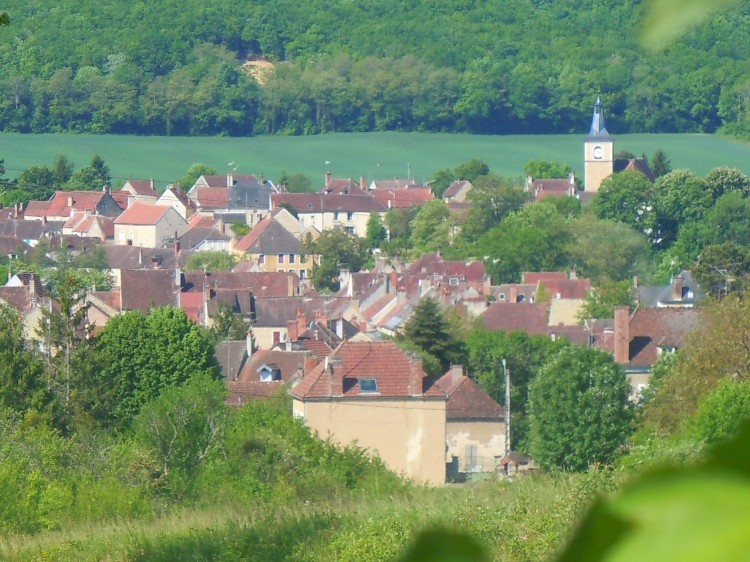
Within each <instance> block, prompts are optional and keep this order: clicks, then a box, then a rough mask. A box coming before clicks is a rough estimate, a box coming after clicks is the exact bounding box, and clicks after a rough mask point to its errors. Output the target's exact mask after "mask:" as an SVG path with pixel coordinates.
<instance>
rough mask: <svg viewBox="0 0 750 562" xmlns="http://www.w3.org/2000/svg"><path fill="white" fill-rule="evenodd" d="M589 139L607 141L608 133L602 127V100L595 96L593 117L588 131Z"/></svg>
mask: <svg viewBox="0 0 750 562" xmlns="http://www.w3.org/2000/svg"><path fill="white" fill-rule="evenodd" d="M588 138H589V139H609V138H610V136H609V132H607V128H606V127H605V126H604V112H603V111H602V100H601V99H600V98H599V96H596V103H595V104H594V117H593V118H592V119H591V131H589V136H588Z"/></svg>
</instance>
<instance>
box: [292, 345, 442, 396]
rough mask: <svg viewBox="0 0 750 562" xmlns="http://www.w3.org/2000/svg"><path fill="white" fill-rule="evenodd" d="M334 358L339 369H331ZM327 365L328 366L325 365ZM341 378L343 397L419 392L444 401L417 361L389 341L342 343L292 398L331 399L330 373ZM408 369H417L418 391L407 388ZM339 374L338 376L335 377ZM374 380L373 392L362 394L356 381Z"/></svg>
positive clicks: (314, 370)
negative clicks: (419, 386)
mask: <svg viewBox="0 0 750 562" xmlns="http://www.w3.org/2000/svg"><path fill="white" fill-rule="evenodd" d="M336 359H339V360H341V365H340V367H335V366H333V363H334V361H335V360H336ZM326 363H328V364H326ZM336 369H340V370H339V371H336V373H335V376H337V377H338V376H342V377H343V397H344V398H373V397H375V396H377V397H378V398H411V397H412V396H413V395H415V394H417V395H418V394H419V393H420V392H422V393H424V396H425V397H430V398H445V393H444V392H443V391H442V390H441V389H440V388H439V387H438V386H437V385H436V384H434V383H432V382H431V381H430V380H429V379H427V378H426V377H425V375H424V371H423V370H422V365H421V362H415V360H413V359H412V358H410V357H409V356H408V355H407V354H406V352H404V351H402V350H401V349H400V348H399V347H398V346H397V345H396V344H395V343H394V342H392V341H381V342H353V341H345V342H344V343H342V344H341V345H340V346H339V347H338V348H336V350H334V351H333V353H332V354H331V355H330V356H329V357H328V361H325V362H323V363H321V364H320V365H318V366H317V367H316V368H315V369H313V370H312V371H311V372H310V373H309V374H306V375H305V377H304V378H303V379H302V381H301V382H300V383H299V384H298V385H297V386H295V387H294V388H293V389H292V395H293V396H295V397H297V398H301V399H316V398H318V399H320V398H332V397H333V394H332V390H331V371H332V370H336ZM412 369H417V372H416V373H417V377H418V378H419V380H421V381H422V385H421V388H419V389H418V390H416V392H414V390H413V389H412V388H411V377H412ZM339 373H340V375H339ZM363 378H367V379H375V380H376V381H377V392H376V393H369V392H362V390H361V388H360V384H359V380H361V379H363Z"/></svg>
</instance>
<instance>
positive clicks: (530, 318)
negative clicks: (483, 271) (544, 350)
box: [482, 302, 548, 335]
mask: <svg viewBox="0 0 750 562" xmlns="http://www.w3.org/2000/svg"><path fill="white" fill-rule="evenodd" d="M547 313H548V310H547V305H546V304H544V303H526V302H520V303H511V302H495V303H493V304H492V305H490V307H489V308H488V309H487V310H485V311H484V314H482V323H483V324H484V327H485V328H487V329H488V330H503V331H506V332H511V331H515V330H520V331H522V332H526V333H527V334H545V335H546V334H547Z"/></svg>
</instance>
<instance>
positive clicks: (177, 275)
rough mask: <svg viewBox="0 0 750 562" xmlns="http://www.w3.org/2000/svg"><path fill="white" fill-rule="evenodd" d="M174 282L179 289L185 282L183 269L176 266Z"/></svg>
mask: <svg viewBox="0 0 750 562" xmlns="http://www.w3.org/2000/svg"><path fill="white" fill-rule="evenodd" d="M174 284H175V287H177V288H179V289H182V287H183V285H184V284H185V276H184V275H182V270H181V269H180V268H179V267H175V268H174Z"/></svg>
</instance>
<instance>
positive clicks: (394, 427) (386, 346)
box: [291, 341, 447, 484]
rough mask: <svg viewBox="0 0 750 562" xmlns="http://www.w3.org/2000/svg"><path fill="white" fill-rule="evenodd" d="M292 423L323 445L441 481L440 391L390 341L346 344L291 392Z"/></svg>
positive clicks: (419, 478) (414, 361) (442, 403)
mask: <svg viewBox="0 0 750 562" xmlns="http://www.w3.org/2000/svg"><path fill="white" fill-rule="evenodd" d="M291 392H292V397H293V406H292V408H293V413H294V415H295V417H297V418H299V419H301V420H303V421H304V423H305V424H306V425H307V426H308V427H310V428H311V429H312V430H313V431H315V432H316V433H317V434H318V435H319V436H320V437H321V438H322V439H326V438H330V439H332V440H333V441H334V442H335V443H338V444H340V445H343V446H346V445H353V444H356V445H357V446H358V447H362V448H364V449H366V450H368V451H370V452H371V453H373V454H375V455H377V456H378V457H380V458H381V459H382V460H383V462H384V463H385V464H386V465H387V466H388V468H390V469H391V470H393V471H394V472H396V473H399V474H402V475H403V476H405V477H407V478H411V479H414V480H415V481H417V482H420V483H427V484H442V483H444V482H445V447H446V423H445V421H446V403H447V397H446V395H445V393H444V392H443V391H442V390H441V389H440V388H439V387H438V386H437V385H436V384H433V383H430V382H429V380H428V379H426V378H425V374H424V371H423V370H422V362H421V360H420V359H415V358H413V357H410V356H408V355H407V354H406V353H405V352H404V351H402V350H400V349H399V348H398V346H396V344H395V343H394V342H392V341H382V342H353V341H345V342H344V343H342V344H341V345H340V346H339V347H338V348H336V350H334V352H333V353H332V354H331V355H330V356H329V357H328V358H326V360H325V361H324V362H323V363H321V364H320V365H318V366H317V367H316V368H315V369H313V370H312V372H310V373H309V374H306V375H305V377H304V378H303V379H302V381H301V382H300V383H299V384H298V385H297V386H295V387H294V388H293V389H292V391H291Z"/></svg>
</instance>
